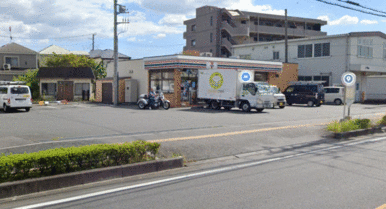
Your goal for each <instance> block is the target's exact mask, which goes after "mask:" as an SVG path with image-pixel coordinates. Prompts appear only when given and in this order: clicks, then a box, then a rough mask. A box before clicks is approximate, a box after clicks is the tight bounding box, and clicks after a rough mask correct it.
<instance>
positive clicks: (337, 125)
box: [327, 118, 386, 133]
mask: <svg viewBox="0 0 386 209" xmlns="http://www.w3.org/2000/svg"><path fill="white" fill-rule="evenodd" d="M385 119H386V118H385ZM371 126H372V124H371V121H370V119H354V120H345V121H342V122H338V121H334V122H332V123H330V124H328V125H327V130H328V131H332V132H334V133H341V132H347V131H353V130H358V129H367V128H371Z"/></svg>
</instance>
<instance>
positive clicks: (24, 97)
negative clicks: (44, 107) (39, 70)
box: [0, 81, 32, 112]
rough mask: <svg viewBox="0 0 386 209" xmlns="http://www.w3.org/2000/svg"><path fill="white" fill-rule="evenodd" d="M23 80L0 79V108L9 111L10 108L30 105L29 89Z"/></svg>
mask: <svg viewBox="0 0 386 209" xmlns="http://www.w3.org/2000/svg"><path fill="white" fill-rule="evenodd" d="M21 84H24V82H17V81H15V82H12V81H5V82H4V81H0V102H1V103H0V109H3V111H4V112H9V111H10V110H11V109H25V111H26V112H28V111H29V110H30V109H31V107H32V100H31V99H32V97H31V90H30V88H29V87H28V86H26V85H21Z"/></svg>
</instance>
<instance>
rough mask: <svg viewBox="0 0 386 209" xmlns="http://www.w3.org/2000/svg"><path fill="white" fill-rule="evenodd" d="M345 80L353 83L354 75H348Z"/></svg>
mask: <svg viewBox="0 0 386 209" xmlns="http://www.w3.org/2000/svg"><path fill="white" fill-rule="evenodd" d="M344 80H345V81H346V83H351V82H352V81H353V78H352V75H346V77H344Z"/></svg>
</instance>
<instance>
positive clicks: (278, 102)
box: [269, 85, 286, 109]
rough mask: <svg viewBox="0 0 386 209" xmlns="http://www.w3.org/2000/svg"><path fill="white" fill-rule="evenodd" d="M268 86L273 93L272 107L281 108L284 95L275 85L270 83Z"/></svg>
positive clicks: (284, 100)
mask: <svg viewBox="0 0 386 209" xmlns="http://www.w3.org/2000/svg"><path fill="white" fill-rule="evenodd" d="M269 88H270V91H271V92H272V93H273V97H274V104H273V108H275V107H279V108H281V109H283V108H284V107H285V103H286V99H285V95H284V94H283V93H281V92H280V91H279V88H278V87H277V86H275V85H270V86H269Z"/></svg>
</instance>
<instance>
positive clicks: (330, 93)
mask: <svg viewBox="0 0 386 209" xmlns="http://www.w3.org/2000/svg"><path fill="white" fill-rule="evenodd" d="M324 101H325V102H326V103H334V104H336V105H341V104H342V103H343V101H344V87H342V86H327V87H324Z"/></svg>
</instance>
